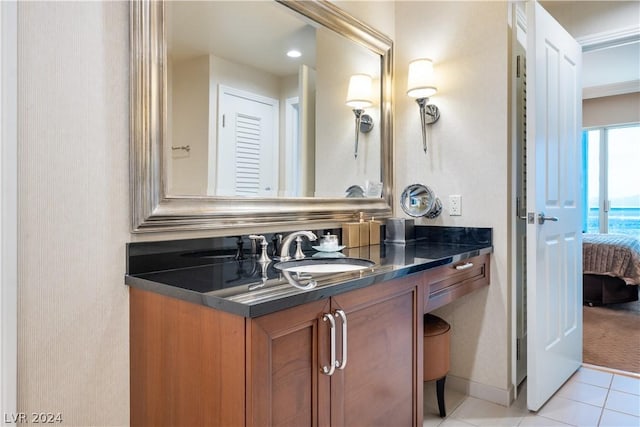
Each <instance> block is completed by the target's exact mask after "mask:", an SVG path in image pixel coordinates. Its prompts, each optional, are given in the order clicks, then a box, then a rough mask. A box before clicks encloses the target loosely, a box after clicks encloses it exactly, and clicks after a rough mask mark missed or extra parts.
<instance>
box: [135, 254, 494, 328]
mask: <svg viewBox="0 0 640 427" xmlns="http://www.w3.org/2000/svg"><path fill="white" fill-rule="evenodd" d="M492 252H493V246H487V247H484V248H479V249H477V248H476V249H472V250H466V251H463V252H460V253H457V254H454V255H451V256H447V257H443V258H440V259H435V260H432V259H423V260H422V261H419V260H420V258H416V262H415V263H413V264H410V265H405V266H398V267H396V268H394V269H392V270H391V271H379V272H376V271H374V272H372V273H371V274H369V275H366V276H364V277H359V278H354V279H346V280H345V281H344V282H342V283H337V284H332V285H328V286H320V287H318V288H315V289H311V290H308V291H300V292H298V293H296V294H293V295H288V296H284V297H282V298H275V299H272V300H268V301H262V302H260V301H259V302H257V303H254V304H245V303H240V302H236V301H230V300H228V299H225V298H221V297H217V296H213V295H208V294H207V293H201V292H196V291H191V290H188V289H183V288H179V287H177V286H172V285H167V284H164V283H160V282H155V281H151V280H146V279H142V278H139V277H135V276H131V275H126V276H125V284H126V285H129V286H131V287H134V288H138V289H142V290H146V291H150V292H154V293H157V294H161V295H164V296H168V297H172V298H177V299H180V300H183V301H187V302H191V303H193V304H199V305H204V306H207V307H210V308H213V309H216V310H222V311H225V312H228V313H231V314H236V315H239V316H243V317H248V318H253V317H259V316H263V315H265V314H270V313H274V312H276V311H280V310H284V309H287V308H291V307H295V306H298V305H302V304H305V303H308V302H312V301H318V300H322V299H326V298H330V297H332V296H334V295H338V294H342V293H345V292H349V291H353V290H356V289H361V288H365V287H367V286H371V285H374V284H377V283H382V282H386V281H390V280H393V279H398V278H401V277H405V276H408V275H411V274H414V273H420V272H423V271H425V270H429V269H431V268H435V267H440V266H442V265H449V264H453V263H455V262H459V261H462V260H465V259H468V258H472V257H476V256H480V255H485V254H489V253H492Z"/></svg>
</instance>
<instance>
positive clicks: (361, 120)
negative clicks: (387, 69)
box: [346, 74, 373, 159]
mask: <svg viewBox="0 0 640 427" xmlns="http://www.w3.org/2000/svg"><path fill="white" fill-rule="evenodd" d="M346 104H347V105H348V106H349V107H352V108H353V114H355V115H356V133H355V139H356V141H355V143H356V145H355V150H354V155H355V158H356V159H357V158H358V136H359V135H360V132H362V133H368V132H371V129H373V119H372V118H371V116H370V115H368V114H364V109H365V108H367V107H370V106H371V105H372V104H373V101H372V97H371V76H369V75H367V74H354V75H353V76H351V78H350V79H349V89H348V91H347V101H346Z"/></svg>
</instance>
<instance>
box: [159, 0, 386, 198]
mask: <svg viewBox="0 0 640 427" xmlns="http://www.w3.org/2000/svg"><path fill="white" fill-rule="evenodd" d="M165 9H166V10H165V23H166V35H167V83H168V84H167V97H168V104H167V107H168V113H169V114H168V115H167V130H168V134H167V140H168V142H169V143H168V144H166V149H169V148H171V152H170V153H167V154H170V156H169V155H167V158H168V159H169V163H170V165H168V167H167V172H168V174H169V175H168V176H169V178H168V180H167V183H168V194H170V195H210V196H249V197H316V196H317V197H344V196H345V190H346V189H347V188H348V187H349V186H350V185H354V184H357V185H363V186H365V185H366V183H367V182H380V181H381V180H382V177H381V168H380V130H379V129H378V128H377V127H374V130H373V131H372V132H370V133H367V134H362V135H361V136H360V138H361V140H362V141H361V142H362V144H361V145H360V151H361V153H360V157H359V158H357V159H354V156H353V154H351V151H353V147H352V145H353V133H354V129H353V116H352V115H351V111H350V109H349V108H348V107H346V106H345V103H344V101H345V97H346V95H347V88H348V82H349V78H350V76H351V75H353V74H367V75H369V76H371V77H372V78H373V81H374V87H375V88H376V89H375V90H373V91H372V92H373V94H374V99H373V106H371V107H370V108H367V109H366V112H367V114H369V115H370V116H372V118H373V120H374V123H379V121H380V92H381V90H380V75H381V71H382V70H381V66H380V55H378V54H376V53H374V52H372V51H371V50H369V49H367V48H365V47H364V46H362V45H359V44H357V43H354V42H353V41H351V40H348V39H347V38H345V37H343V36H341V35H340V34H338V33H336V32H335V31H332V30H330V29H327V28H325V27H322V26H320V25H319V24H317V23H315V22H313V21H310V20H309V19H305V18H304V17H303V16H301V15H300V14H299V13H296V12H294V11H292V10H290V9H288V8H286V7H283V5H281V4H278V3H276V2H265V1H242V2H228V1H223V2H220V1H205V2H203V1H196V2H190V1H178V2H175V1H174V2H167V3H166V8H165ZM185 147H188V149H187V148H185Z"/></svg>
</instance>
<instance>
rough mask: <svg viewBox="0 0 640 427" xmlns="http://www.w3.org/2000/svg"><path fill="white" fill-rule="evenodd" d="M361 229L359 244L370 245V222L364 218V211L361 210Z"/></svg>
mask: <svg viewBox="0 0 640 427" xmlns="http://www.w3.org/2000/svg"><path fill="white" fill-rule="evenodd" d="M359 223H360V224H359V225H360V227H359V230H360V244H359V245H358V246H369V232H370V227H369V223H368V222H367V221H365V220H364V212H360V221H359Z"/></svg>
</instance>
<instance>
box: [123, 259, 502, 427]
mask: <svg viewBox="0 0 640 427" xmlns="http://www.w3.org/2000/svg"><path fill="white" fill-rule="evenodd" d="M489 259H490V258H489V255H482V256H478V257H475V258H470V259H468V260H464V261H461V262H458V263H454V264H453V265H447V266H441V267H436V268H433V269H430V270H426V271H424V272H420V273H415V274H412V275H409V276H404V277H401V278H398V279H394V280H391V281H387V282H383V283H380V284H375V285H371V286H368V287H365V288H362V289H357V290H353V291H349V292H345V293H343V294H339V295H336V296H333V297H331V298H327V299H324V300H320V301H314V302H310V303H307V304H304V305H300V306H296V307H292V308H289V309H285V310H282V311H279V312H275V313H272V314H268V315H265V316H261V317H256V318H244V317H241V316H237V315H233V314H229V313H226V312H223V311H219V310H215V309H212V308H210V307H206V306H203V305H199V304H192V303H189V302H185V301H182V300H178V299H174V298H170V297H167V296H163V295H160V294H157V293H153V292H149V291H144V290H141V289H136V288H130V299H129V300H130V346H131V425H132V426H162V425H172V426H182V425H184V426H187V425H188V426H255V427H258V426H260V427H262V426H284V425H287V426H339V427H341V426H354V425H362V426H392V425H393V426H419V425H422V412H423V409H422V405H423V402H422V378H423V316H424V313H425V312H427V311H431V310H433V309H435V308H438V307H441V306H442V305H444V304H446V303H448V302H451V301H453V300H454V299H456V298H459V297H460V296H462V295H465V294H467V293H469V292H472V291H473V290H475V289H478V288H480V287H482V286H486V285H488V284H489ZM456 267H457V268H456ZM343 318H344V319H346V324H345V322H344V321H343ZM329 319H333V321H334V322H335V327H334V333H335V339H332V334H331V321H330V320H329ZM345 332H346V340H345ZM345 341H346V343H347V348H346V350H345V347H344V342H345ZM332 343H333V345H334V350H335V359H336V360H337V361H338V362H340V363H342V362H344V360H345V355H346V365H345V366H344V369H341V368H342V367H343V366H342V365H339V366H337V367H336V368H335V370H334V371H333V373H332V374H331V375H326V374H325V373H323V372H322V369H323V367H326V368H330V366H331V359H332V356H331V353H332V352H331V347H332ZM327 370H330V369H327Z"/></svg>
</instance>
